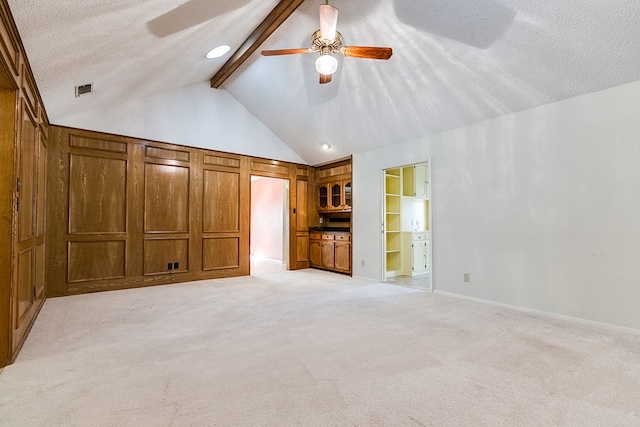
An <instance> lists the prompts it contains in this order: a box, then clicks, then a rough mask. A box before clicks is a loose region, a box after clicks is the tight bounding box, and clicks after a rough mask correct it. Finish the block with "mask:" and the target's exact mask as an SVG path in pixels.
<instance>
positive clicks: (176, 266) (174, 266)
mask: <svg viewBox="0 0 640 427" xmlns="http://www.w3.org/2000/svg"><path fill="white" fill-rule="evenodd" d="M179 265H180V264H179V263H177V262H174V263H173V269H174V270H177V269H178V266H179Z"/></svg>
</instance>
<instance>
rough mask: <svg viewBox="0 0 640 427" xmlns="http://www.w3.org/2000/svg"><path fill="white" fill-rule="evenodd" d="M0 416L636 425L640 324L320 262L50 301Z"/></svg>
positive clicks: (223, 422) (2, 379)
mask: <svg viewBox="0 0 640 427" xmlns="http://www.w3.org/2000/svg"><path fill="white" fill-rule="evenodd" d="M0 425H2V426H83V427H86V426H420V425H426V426H581V427H583V426H639V425H640V337H639V336H638V335H635V334H626V333H624V332H618V331H611V330H608V329H605V328H598V327H593V326H585V325H582V324H577V323H571V322H566V321H561V320H557V319H552V318H546V317H537V316H533V315H529V314H525V313H521V312H517V311H511V310H508V309H503V308H498V307H494V306H489V305H484V304H479V303H474V302H469V301H465V300H461V299H455V298H450V297H444V296H438V295H433V294H430V293H427V292H422V291H419V290H414V289H407V288H403V287H399V286H394V285H389V284H380V283H373V282H368V281H365V280H359V279H352V278H349V277H346V276H342V275H337V274H332V273H328V272H322V271H314V270H305V271H299V272H282V273H271V274H263V275H259V276H252V277H243V278H232V279H220V280H211V281H204V282H193V283H185V284H176V285H170V286H159V287H153V288H145V289H135V290H126V291H116V292H105V293H99V294H91V295H82V296H75V297H67V298H57V299H49V300H48V301H47V302H46V303H45V306H44V308H43V310H42V312H41V314H40V317H39V318H38V320H37V322H36V324H35V326H34V328H33V331H32V332H31V335H30V336H29V338H28V340H27V342H26V344H25V346H24V348H23V350H22V353H21V354H20V356H19V357H18V360H17V361H16V362H15V364H13V365H11V366H9V367H7V368H5V369H4V371H2V373H0Z"/></svg>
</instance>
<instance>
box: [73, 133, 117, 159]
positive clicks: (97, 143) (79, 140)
mask: <svg viewBox="0 0 640 427" xmlns="http://www.w3.org/2000/svg"><path fill="white" fill-rule="evenodd" d="M69 146H70V147H74V148H88V149H92V150H97V151H106V152H111V153H122V154H124V153H126V152H127V144H125V143H123V142H118V141H108V140H104V139H96V138H88V137H82V136H78V135H71V136H70V137H69Z"/></svg>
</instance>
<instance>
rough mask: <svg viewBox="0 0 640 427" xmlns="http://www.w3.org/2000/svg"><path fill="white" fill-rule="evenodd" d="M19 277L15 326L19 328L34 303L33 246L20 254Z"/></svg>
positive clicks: (17, 281)
mask: <svg viewBox="0 0 640 427" xmlns="http://www.w3.org/2000/svg"><path fill="white" fill-rule="evenodd" d="M17 264H18V265H17V269H16V270H17V272H18V277H17V280H16V284H17V286H18V288H17V292H16V294H15V295H16V296H17V298H16V300H15V310H14V313H15V319H14V328H15V329H19V328H20V327H21V326H22V324H23V322H24V320H25V318H26V317H28V315H29V313H30V309H31V306H32V304H33V300H34V295H33V289H32V286H31V284H32V283H33V250H32V249H31V248H29V249H27V250H26V251H24V252H20V253H19V254H18V262H17Z"/></svg>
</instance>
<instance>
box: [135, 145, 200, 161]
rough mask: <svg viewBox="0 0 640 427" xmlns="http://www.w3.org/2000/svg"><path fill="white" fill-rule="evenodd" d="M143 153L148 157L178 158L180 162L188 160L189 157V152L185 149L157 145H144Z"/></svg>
mask: <svg viewBox="0 0 640 427" xmlns="http://www.w3.org/2000/svg"><path fill="white" fill-rule="evenodd" d="M145 155H146V156H147V157H149V158H156V159H165V160H178V161H181V162H188V161H189V158H190V153H189V151H187V150H175V149H166V148H159V147H145Z"/></svg>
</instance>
